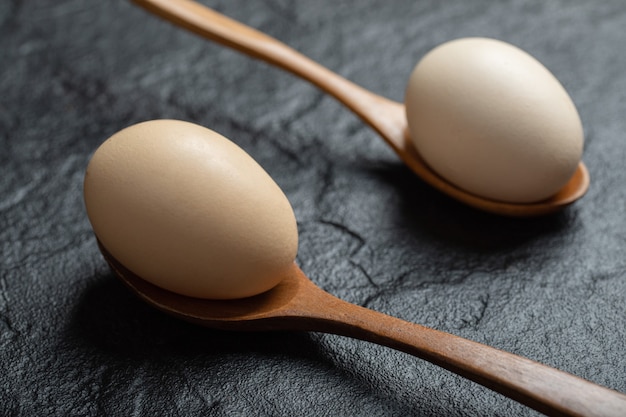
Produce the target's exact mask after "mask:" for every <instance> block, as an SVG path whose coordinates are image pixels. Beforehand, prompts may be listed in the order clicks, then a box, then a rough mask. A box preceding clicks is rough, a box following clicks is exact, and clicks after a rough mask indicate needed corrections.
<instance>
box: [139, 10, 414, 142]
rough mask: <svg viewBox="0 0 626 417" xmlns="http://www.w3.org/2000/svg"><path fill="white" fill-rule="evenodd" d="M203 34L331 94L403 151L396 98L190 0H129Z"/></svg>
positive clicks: (401, 111) (400, 113)
mask: <svg viewBox="0 0 626 417" xmlns="http://www.w3.org/2000/svg"><path fill="white" fill-rule="evenodd" d="M132 1H133V2H134V3H136V4H137V5H139V6H141V7H143V8H144V9H146V10H148V11H150V12H152V13H154V14H156V15H158V16H160V17H162V18H164V19H166V20H169V21H170V22H172V23H174V24H177V25H179V26H181V27H183V28H185V29H187V30H189V31H191V32H194V33H196V34H198V35H200V36H202V37H204V38H206V39H210V40H212V41H214V42H217V43H220V44H222V45H224V46H227V47H229V48H232V49H235V50H237V51H239V52H242V53H244V54H246V55H249V56H251V57H253V58H257V59H261V60H264V61H266V62H268V63H270V64H272V65H275V66H277V67H279V68H282V69H284V70H286V71H289V72H291V73H293V74H295V75H297V76H299V77H300V78H302V79H304V80H307V81H309V82H310V83H312V84H314V85H315V86H317V87H318V88H320V89H321V90H322V91H325V92H326V93H328V94H330V95H332V96H333V97H335V98H336V99H337V100H338V101H339V102H341V103H343V104H344V105H345V106H346V107H347V108H349V109H350V110H352V111H353V112H354V113H355V114H356V115H358V116H359V117H360V118H361V119H362V120H363V121H364V122H366V123H367V124H369V125H370V126H371V127H372V128H373V129H374V130H376V131H377V132H378V134H380V136H381V137H383V139H384V140H385V141H386V142H387V143H388V144H389V145H390V146H391V147H392V148H393V149H394V150H395V151H396V152H398V153H401V152H403V151H404V148H405V140H404V131H405V128H406V116H405V114H404V106H403V105H402V104H401V103H397V102H395V101H392V100H389V99H387V98H385V97H382V96H379V95H376V94H374V93H372V92H370V91H368V90H366V89H364V88H362V87H360V86H358V85H356V84H354V83H353V82H351V81H349V80H347V79H345V78H343V77H341V76H340V75H338V74H336V73H334V72H332V71H330V70H329V69H327V68H325V67H323V66H322V65H320V64H318V63H317V62H315V61H313V60H311V59H310V58H308V57H306V56H305V55H303V54H301V53H299V52H298V51H296V50H295V49H293V48H291V47H289V46H287V45H285V44H284V43H282V42H280V41H278V40H276V39H274V38H272V37H270V36H268V35H266V34H264V33H262V32H259V31H257V30H255V29H253V28H251V27H249V26H246V25H244V24H242V23H239V22H237V21H235V20H233V19H230V18H228V17H226V16H224V15H222V14H220V13H218V12H215V11H213V10H211V9H209V8H207V7H205V6H203V5H201V4H199V3H197V2H195V1H191V0H132Z"/></svg>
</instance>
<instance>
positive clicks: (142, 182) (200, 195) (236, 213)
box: [84, 120, 298, 299]
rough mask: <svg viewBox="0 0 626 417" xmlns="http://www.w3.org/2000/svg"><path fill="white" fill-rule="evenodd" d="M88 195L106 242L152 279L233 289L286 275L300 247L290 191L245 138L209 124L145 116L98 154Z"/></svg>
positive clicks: (221, 293)
mask: <svg viewBox="0 0 626 417" xmlns="http://www.w3.org/2000/svg"><path fill="white" fill-rule="evenodd" d="M84 197H85V205H86V209H87V214H88V216H89V220H90V222H91V224H92V226H93V230H94V232H95V234H96V236H97V238H98V239H99V240H100V242H101V244H102V245H103V246H104V247H105V248H106V250H107V251H108V252H110V253H111V254H112V255H113V256H114V257H115V258H116V259H117V260H118V261H119V262H121V263H122V264H123V265H124V266H126V267H127V268H128V269H130V270H131V271H132V272H134V273H135V274H137V275H139V276H140V277H142V278H144V279H145V280H147V281H149V282H151V283H153V284H155V285H157V286H159V287H162V288H164V289H167V290H170V291H173V292H176V293H179V294H182V295H187V296H192V297H200V298H211V299H231V298H242V297H248V296H252V295H255V294H259V293H261V292H264V291H267V290H269V289H270V288H272V287H274V286H275V285H276V284H277V283H278V282H280V281H281V280H282V279H283V278H284V276H285V273H286V271H287V269H288V268H289V267H290V266H291V264H292V263H293V262H294V259H295V257H296V253H297V248H298V232H297V226H296V219H295V216H294V213H293V210H292V208H291V206H290V204H289V201H288V200H287V198H286V197H285V195H284V193H283V192H282V191H281V189H280V188H279V187H278V185H277V184H276V183H275V182H274V181H273V180H272V178H270V176H269V175H268V174H267V173H266V172H265V171H264V170H263V168H261V166H260V165H259V164H257V163H256V162H255V161H254V160H253V159H252V158H251V157H250V156H249V155H248V154H247V153H245V152H244V151H243V150H242V149H241V148H239V147H238V146H237V145H235V144H234V143H233V142H231V141H229V140H228V139H226V138H225V137H223V136H221V135H219V134H218V133H215V132H213V131H211V130H209V129H206V128H204V127H201V126H198V125H194V124H192V123H187V122H182V121H175V120H155V121H149V122H144V123H140V124H137V125H134V126H131V127H128V128H126V129H123V130H121V131H120V132H118V133H116V134H115V135H113V136H112V137H111V138H110V139H108V140H107V141H105V142H104V143H103V144H102V145H101V146H100V147H99V149H98V150H97V151H96V153H95V154H94V156H93V158H92V159H91V162H90V163H89V166H88V168H87V172H86V174H85V182H84Z"/></svg>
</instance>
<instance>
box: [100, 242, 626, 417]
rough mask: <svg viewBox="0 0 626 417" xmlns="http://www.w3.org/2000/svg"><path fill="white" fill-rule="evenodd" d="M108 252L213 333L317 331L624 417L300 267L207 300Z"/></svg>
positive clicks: (584, 386) (565, 382)
mask: <svg viewBox="0 0 626 417" xmlns="http://www.w3.org/2000/svg"><path fill="white" fill-rule="evenodd" d="M99 245H100V250H101V252H102V254H103V255H104V258H105V259H106V260H107V262H108V263H109V265H110V266H111V268H112V270H113V271H114V273H115V274H116V275H117V276H118V277H119V278H120V279H121V280H122V282H124V283H125V284H126V285H127V286H128V287H129V288H130V289H131V290H132V291H133V292H134V293H136V294H137V295H138V296H139V297H140V298H141V299H142V300H144V301H145V302H147V303H148V304H150V305H152V306H154V307H156V308H158V309H159V310H161V311H163V312H166V313H168V314H171V315H173V316H176V317H178V318H181V319H184V320H186V321H189V322H193V323H196V324H199V325H203V326H206V327H210V328H215V329H221V330H239V331H278V330H282V331H285V330H287V331H312V332H324V333H332V334H337V335H342V336H348V337H352V338H356V339H360V340H364V341H368V342H373V343H377V344H379V345H382V346H387V347H390V348H393V349H397V350H399V351H402V352H406V353H408V354H411V355H413V356H416V357H418V358H422V359H425V360H427V361H429V362H431V363H433V364H435V365H438V366H440V367H442V368H445V369H447V370H449V371H452V372H454V373H456V374H458V375H461V376H463V377H465V378H467V379H470V380H472V381H475V382H477V383H479V384H481V385H483V386H485V387H487V388H489V389H491V390H493V391H496V392H499V393H501V394H503V395H505V396H507V397H509V398H511V399H513V400H516V401H518V402H520V403H522V404H525V405H527V406H529V407H531V408H534V409H536V410H538V411H540V412H542V413H545V414H547V415H553V416H615V417H618V416H619V417H623V416H624V411H625V410H626V395H624V394H621V393H619V392H617V391H613V390H610V389H608V388H605V387H602V386H599V385H596V384H593V383H591V382H588V381H586V380H584V379H581V378H578V377H576V376H574V375H571V374H568V373H565V372H562V371H559V370H557V369H554V368H550V367H548V366H545V365H542V364H540V363H537V362H534V361H531V360H529V359H526V358H523V357H520V356H516V355H513V354H511V353H507V352H504V351H501V350H498V349H495V348H492V347H489V346H486V345H483V344H480V343H477V342H473V341H470V340H467V339H463V338H461V337H458V336H454V335H451V334H449V333H445V332H441V331H438V330H434V329H430V328H427V327H424V326H421V325H418V324H413V323H409V322H406V321H403V320H400V319H397V318H394V317H391V316H387V315H385V314H383V313H379V312H376V311H373V310H369V309H367V308H364V307H360V306H357V305H355V304H351V303H348V302H346V301H343V300H341V299H339V298H337V297H335V296H333V295H331V294H329V293H327V292H325V291H323V290H322V289H320V288H319V287H317V286H316V285H315V284H314V283H313V282H312V281H311V280H309V279H308V278H307V277H306V276H305V275H304V273H303V272H302V271H301V270H300V268H299V267H298V266H297V265H296V264H293V266H292V268H291V271H290V273H289V275H288V277H287V278H286V279H284V280H283V281H281V282H280V283H279V284H278V285H277V286H276V287H274V288H273V289H271V290H269V291H267V292H265V293H262V294H259V295H256V296H254V297H249V298H243V299H237V300H206V299H199V298H192V297H187V296H182V295H178V294H175V293H173V292H170V291H167V290H164V289H161V288H159V287H157V286H154V285H152V284H150V283H149V282H147V281H145V280H144V279H142V278H140V277H138V276H137V275H135V274H133V273H132V272H131V271H129V270H128V269H127V268H125V267H124V266H123V265H122V264H121V263H119V262H118V261H117V260H116V259H115V258H114V257H113V256H112V255H111V254H110V253H109V252H108V251H107V250H106V249H105V248H104V247H103V246H102V244H100V243H99Z"/></svg>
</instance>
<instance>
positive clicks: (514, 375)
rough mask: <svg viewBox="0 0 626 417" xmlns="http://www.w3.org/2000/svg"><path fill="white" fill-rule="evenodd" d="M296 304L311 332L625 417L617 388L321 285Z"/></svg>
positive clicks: (509, 392)
mask: <svg viewBox="0 0 626 417" xmlns="http://www.w3.org/2000/svg"><path fill="white" fill-rule="evenodd" d="M299 309H300V311H301V312H302V315H301V319H302V321H304V322H305V323H307V326H305V327H308V329H309V330H311V331H320V332H327V333H334V334H340V335H343V336H349V337H353V338H357V339H361V340H366V341H369V342H374V343H377V344H380V345H383V346H387V347H391V348H394V349H397V350H400V351H403V352H406V353H409V354H411V355H414V356H416V357H419V358H422V359H425V360H427V361H429V362H431V363H434V364H435V365H438V366H441V367H442V368H445V369H448V370H450V371H452V372H454V373H456V374H458V375H461V376H463V377H465V378H468V379H470V380H472V381H475V382H477V383H479V384H481V385H483V386H485V387H487V388H489V389H491V390H493V391H496V392H499V393H501V394H503V395H505V396H507V397H509V398H511V399H514V400H516V401H518V402H520V403H522V404H525V405H527V406H529V407H531V408H534V409H535V410H537V411H540V412H542V413H544V414H546V415H549V416H597V417H600V416H602V417H624V416H626V395H624V394H622V393H619V392H617V391H614V390H611V389H608V388H605V387H602V386H600V385H596V384H593V383H591V382H589V381H586V380H584V379H582V378H579V377H576V376H574V375H571V374H568V373H566V372H563V371H560V370H557V369H554V368H551V367H549V366H546V365H543V364H540V363H538V362H534V361H531V360H530V359H526V358H523V357H520V356H517V355H514V354H511V353H508V352H504V351H502V350H499V349H496V348H493V347H490V346H486V345H483V344H480V343H477V342H473V341H471V340H467V339H463V338H461V337H458V336H454V335H451V334H449V333H445V332H441V331H438V330H434V329H430V328H427V327H424V326H420V325H418V324H413V323H408V322H405V321H403V320H400V319H397V318H394V317H391V316H387V315H385V314H382V313H379V312H376V311H372V310H369V309H366V308H363V307H359V306H356V305H354V304H350V303H347V302H345V301H342V300H340V299H337V298H336V297H333V296H332V295H329V294H328V293H326V292H323V291H321V290H319V292H313V291H310V289H309V292H308V293H307V298H306V301H304V302H303V304H301V305H299V306H296V307H295V308H294V310H293V311H294V312H296V311H297V310H299ZM295 314H296V315H297V314H298V313H295ZM307 321H308V322H307Z"/></svg>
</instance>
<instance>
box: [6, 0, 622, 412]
mask: <svg viewBox="0 0 626 417" xmlns="http://www.w3.org/2000/svg"><path fill="white" fill-rule="evenodd" d="M211 5H212V6H214V7H215V8H216V9H218V10H219V11H221V12H224V13H225V14H227V15H229V16H231V17H234V18H236V19H238V20H241V21H243V22H246V23H248V24H250V25H252V26H254V27H256V28H259V29H261V30H263V31H266V32H268V33H270V34H271V35H273V36H275V37H277V38H279V39H281V40H283V41H285V42H287V43H288V44H290V45H292V46H294V47H295V48H296V49H298V50H300V51H302V52H304V53H305V54H307V55H309V56H310V57H312V58H313V59H315V60H318V61H319V62H321V63H323V64H324V65H326V66H327V67H329V68H331V69H333V70H335V71H337V72H339V73H341V74H342V75H344V76H346V77H347V78H349V79H351V80H353V81H355V82H357V83H358V84H361V85H363V86H365V87H367V88H369V89H371V90H373V91H375V92H377V93H379V94H382V95H384V96H387V97H389V98H392V99H396V100H398V101H402V99H403V93H404V86H405V83H406V80H407V79H408V75H409V73H410V71H411V70H412V68H413V66H414V64H415V63H416V62H417V60H418V59H419V58H420V56H422V55H423V54H425V53H426V52H427V51H428V50H429V49H431V48H432V47H434V46H435V45H437V44H439V43H441V42H444V41H446V40H449V39H453V38H458V37H463V36H474V35H481V36H491V37H495V38H499V39H502V40H505V41H508V42H511V43H513V44H516V45H518V46H520V47H522V48H524V49H526V50H527V51H529V52H530V53H531V54H533V55H534V56H536V57H537V58H538V59H539V60H540V61H542V62H543V63H544V64H545V65H546V66H547V67H548V68H550V69H551V70H552V71H553V72H554V74H555V75H556V76H557V77H558V78H559V79H560V80H561V81H562V83H563V84H564V85H565V87H566V88H567V89H568V91H569V92H570V94H571V95H572V98H573V100H574V102H575V103H576V104H577V106H578V108H579V111H580V114H581V117H582V120H583V123H584V126H585V130H586V143H585V153H584V161H585V163H586V164H587V166H588V168H589V170H590V173H591V177H592V185H591V188H590V190H589V192H588V194H587V196H586V197H585V198H584V199H583V200H581V201H580V202H578V203H577V204H575V205H574V206H572V207H571V208H569V209H568V210H566V211H565V212H563V213H560V214H558V215H555V216H550V217H547V218H540V219H533V220H514V219H507V218H499V217H496V216H492V215H488V214H484V213H480V212H477V211H474V210H472V209H469V208H467V207H465V206H462V205H460V204H457V203H455V202H454V201H452V200H450V199H448V198H447V197H444V196H442V195H440V194H439V193H438V192H436V191H433V190H432V189H430V188H429V187H428V186H426V185H424V184H423V183H422V182H421V181H420V180H419V179H418V178H416V177H415V176H414V175H413V174H412V173H411V172H410V171H409V170H408V169H407V168H405V167H404V166H403V165H402V164H401V163H400V162H399V160H398V158H397V157H396V156H395V155H394V154H393V153H392V152H391V150H390V149H389V148H387V146H386V145H385V144H384V143H383V142H382V141H381V140H380V138H379V137H378V136H377V135H376V134H375V133H374V132H373V131H372V130H371V129H369V128H368V127H366V126H365V125H363V123H362V122H361V121H360V120H359V119H357V118H356V117H355V116H353V115H352V114H351V113H349V112H348V111H346V110H345V109H344V108H342V107H341V106H340V105H339V104H338V103H337V102H335V101H334V100H333V99H332V98H329V97H327V96H325V95H324V94H322V93H321V92H319V91H318V90H316V89H315V88H314V87H312V86H310V85H309V84H307V83H305V82H303V81H301V80H298V79H296V78H294V77H293V76H291V75H288V74H286V73H283V72H281V71H280V70H277V69H274V68H271V67H269V66H267V65H266V64H264V63H261V62H258V61H254V60H251V59H249V58H246V57H244V56H241V55H238V54H236V53H234V52H232V51H230V50H227V49H224V48H222V47H220V46H217V45H214V44H212V43H209V42H207V41H204V40H201V39H199V38H196V37H195V36H193V35H190V34H188V33H185V32H183V31H181V30H180V29H177V28H174V27H173V26H171V25H169V24H168V23H165V22H163V21H161V20H159V19H157V18H155V17H152V16H151V15H149V14H148V13H146V12H144V11H143V10H141V9H138V8H136V7H135V6H133V5H131V4H130V3H129V2H127V1H122V0H107V1H95V0H55V1H50V0H3V1H2V2H0V167H1V168H0V170H1V171H0V172H1V175H0V193H1V198H0V251H1V252H0V255H1V256H0V267H1V270H0V272H1V274H0V415H2V416H44V415H46V416H84V415H94V416H95V415H97V416H100V415H102V416H104V415H133V416H135V415H136V416H155V415H180V416H198V415H207V416H301V415H306V416H403V417H406V416H486V415H498V416H530V415H536V413H535V412H534V411H531V410H529V409H527V408H525V407H522V406H520V405H518V404H517V403H514V402H513V401H511V400H508V399H506V398H504V397H502V396H500V395H499V394H495V393H492V392H491V391H488V390H487V389H485V388H482V387H480V386H478V385H476V384H474V383H471V382H468V381H465V380H463V379H461V378H459V377H457V376H455V375H453V374H451V373H449V372H447V371H443V370H440V369H439V368H437V367H435V366H433V365H431V364H429V363H427V362H424V361H421V360H418V359H415V358H413V357H410V356H408V355H405V354H402V353H399V352H395V351H393V350H391V349H387V348H382V347H378V346H375V345H372V344H369V343H365V342H359V341H356V340H351V339H346V338H342V337H337V336H330V335H323V334H306V333H276V334H262V333H246V334H240V333H229V332H221V331H213V330H209V329H205V328H200V327H196V326H193V325H190V324H187V323H183V322H180V321H178V320H176V319H174V318H170V317H168V316H166V315H164V314H161V313H159V312H157V311H155V310H153V309H152V308H150V307H148V306H147V305H144V304H143V303H142V302H141V301H139V300H138V299H137V298H135V296H133V295H132V294H130V293H129V292H128V291H127V290H126V289H125V287H123V285H122V284H120V283H119V282H118V281H117V280H116V278H115V277H114V276H113V274H112V273H111V272H110V271H109V269H108V268H107V265H106V264H105V262H104V260H103V259H102V257H101V256H100V254H99V252H98V249H97V247H96V242H95V239H94V236H93V235H92V232H91V229H90V226H89V223H88V221H87V217H86V215H85V211H84V207H83V202H82V188H81V187H82V179H83V174H84V170H85V167H86V164H87V162H88V159H89V157H90V155H91V154H92V153H93V151H94V150H95V149H96V147H97V146H98V145H99V144H100V143H101V142H102V141H104V140H105V139H106V138H107V137H108V136H110V135H111V134H113V133H114V132H116V131H117V130H119V129H121V128H123V127H126V126H128V125H130V124H133V123H136V122H139V121H143V120H148V119H156V118H177V119H183V120H188V121H192V122H196V123H199V124H201V125H204V126H207V127H210V128H212V129H214V130H216V131H218V132H220V133H222V134H223V135H225V136H227V137H229V138H231V139H232V140H233V141H235V142H236V143H238V144H239V145H241V146H242V147H243V148H244V149H246V150H247V151H248V152H249V153H250V154H251V155H252V156H253V157H254V158H255V159H256V160H257V161H259V162H260V163H261V165H263V166H264V167H265V168H266V169H267V171H268V172H269V173H270V174H271V175H272V176H273V178H274V179H275V180H276V182H277V183H278V184H279V185H280V186H281V187H282V188H283V190H284V191H285V193H286V195H287V196H288V197H289V199H290V201H291V203H292V205H293V207H294V210H295V212H296V215H297V218H298V227H299V231H300V251H299V255H298V263H299V265H300V266H301V267H302V269H303V270H304V271H305V272H306V273H307V274H308V275H309V276H310V277H311V278H312V279H313V280H314V281H315V282H316V283H317V284H319V285H320V286H321V287H322V288H324V289H325V290H328V291H329V292H331V293H333V294H335V295H337V296H339V297H341V298H343V299H345V300H348V301H351V302H354V303H357V304H360V305H364V306H367V307H369V308H372V309H375V310H379V311H382V312H385V313H388V314H391V315H394V316H397V317H400V318H403V319H406V320H409V321H413V322H418V323H421V324H424V325H427V326H431V327H434V328H437V329H440V330H444V331H448V332H451V333H454V334H457V335H460V336H463V337H466V338H470V339H473V340H476V341H479V342H484V343H486V344H489V345H492V346H496V347H498V348H501V349H504V350H507V351H511V352H514V353H516V354H520V355H523V356H526V357H529V358H532V359H535V360H538V361H541V362H544V363H546V364H549V365H551V366H555V367H558V368H560V369H563V370H566V371H568V372H571V373H574V374H576V375H579V376H581V377H584V378H587V379H589V380H592V381H594V382H597V383H599V384H603V385H606V386H608V387H610V388H613V389H616V390H619V391H621V392H626V359H625V358H626V257H625V256H624V255H625V253H626V252H625V251H626V214H625V208H626V185H625V184H626V164H625V163H624V161H625V160H626V142H625V141H624V137H625V135H626V133H625V132H626V117H625V115H626V54H625V51H626V49H625V48H626V32H625V28H626V3H624V1H623V0H598V1H593V2H590V1H583V0H559V1H550V2H545V1H542V0H524V1H522V0H520V1H518V0H515V1H513V0H509V1H500V2H493V1H489V0H481V1H474V0H473V1H465V0H463V1H461V0H458V1H446V2H439V1H409V0H407V1H382V0H379V1H376V0H367V1H341V2H337V1H330V0H322V1H315V2H313V1H307V2H305V1H269V0H268V1H254V2H251V1H243V0H233V1H214V2H211ZM625 415H626V411H625Z"/></svg>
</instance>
